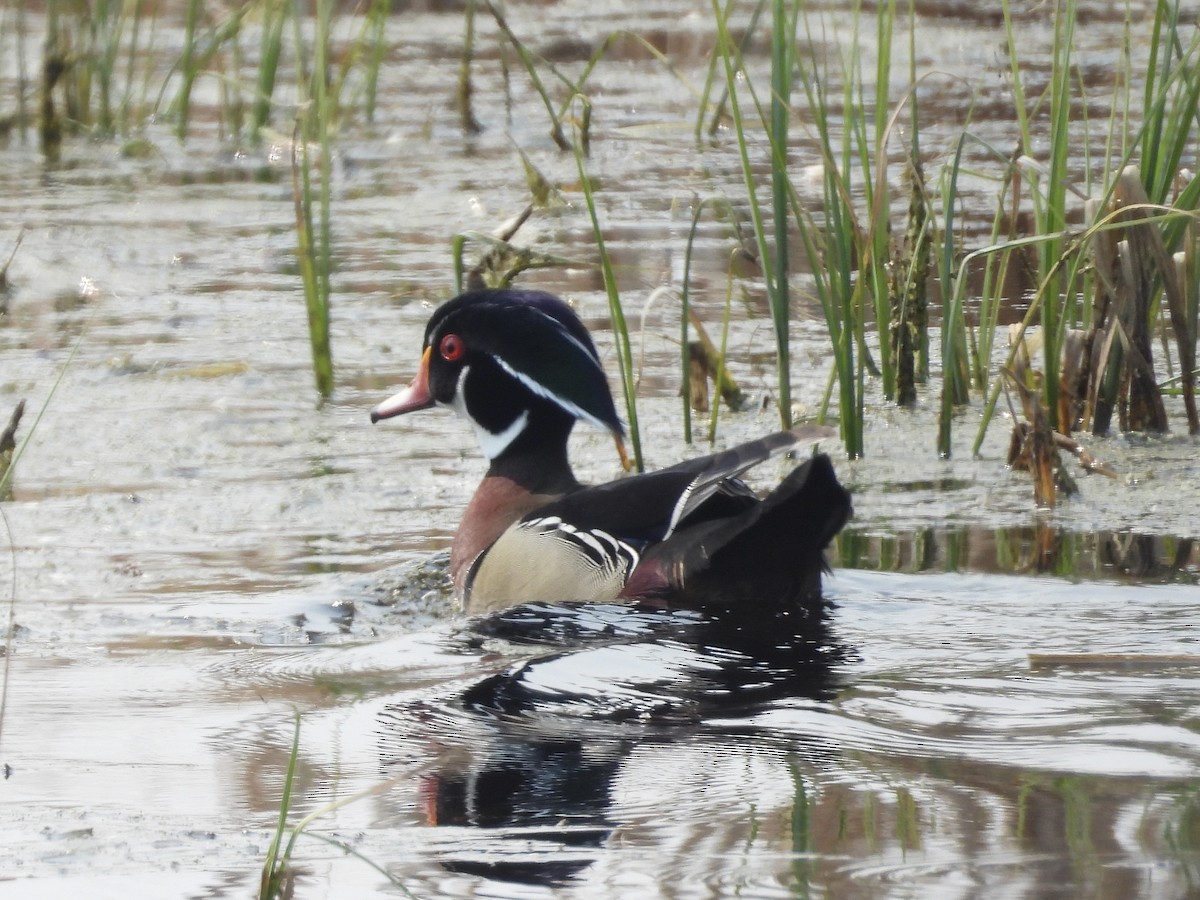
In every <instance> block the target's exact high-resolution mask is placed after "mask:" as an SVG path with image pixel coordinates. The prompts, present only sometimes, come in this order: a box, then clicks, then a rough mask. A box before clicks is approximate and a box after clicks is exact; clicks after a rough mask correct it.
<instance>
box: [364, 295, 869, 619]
mask: <svg viewBox="0 0 1200 900" xmlns="http://www.w3.org/2000/svg"><path fill="white" fill-rule="evenodd" d="M435 406H441V407H445V408H448V409H450V410H453V411H454V412H456V413H457V414H458V415H459V416H461V417H462V418H464V419H465V420H466V421H467V423H468V424H469V425H470V426H471V428H472V429H473V430H474V432H475V436H476V438H477V440H478V443H479V447H480V449H481V450H482V451H483V454H484V455H485V456H486V457H487V460H488V468H487V471H486V473H485V474H484V477H483V480H482V481H481V482H480V484H479V486H478V487H477V488H476V490H475V492H474V494H473V496H472V497H471V499H470V501H469V502H468V504H467V506H466V509H465V511H464V513H463V516H462V520H461V522H460V524H459V527H458V530H457V532H456V534H455V537H454V540H453V543H452V546H451V550H450V575H451V579H452V581H453V584H454V589H455V592H456V594H457V595H458V597H459V598H460V600H461V602H462V605H463V608H464V609H465V610H466V611H467V612H468V613H471V614H481V613H488V612H494V611H497V610H503V609H506V608H509V607H512V606H517V605H520V604H527V603H539V602H540V603H554V602H574V601H583V602H588V601H593V602H616V603H631V604H641V605H645V606H651V607H670V608H698V609H708V608H726V607H730V606H731V605H734V604H744V603H752V604H755V605H759V606H761V605H764V604H769V605H772V606H774V607H775V608H780V607H783V606H794V607H797V608H810V609H815V608H818V607H819V606H820V604H821V575H822V573H823V572H824V571H826V570H827V567H826V563H825V558H824V550H825V548H826V547H827V545H828V544H829V543H830V541H831V540H832V539H833V537H834V536H835V535H836V534H837V533H838V532H839V531H840V530H841V529H842V527H843V525H844V524H845V523H846V521H847V519H848V517H849V515H850V512H851V503H850V495H849V493H848V492H847V491H846V489H845V488H844V487H843V486H842V485H841V484H840V483H839V482H838V479H837V476H836V474H835V472H834V469H833V465H832V463H831V461H830V458H829V456H828V455H826V454H824V453H818V454H814V455H810V456H809V457H808V458H807V459H805V460H804V461H803V462H800V463H799V464H798V465H797V466H796V467H795V468H794V469H792V470H791V471H790V472H789V474H788V475H787V476H786V477H784V478H783V479H782V481H781V482H780V483H779V484H778V485H777V486H776V487H775V488H773V489H772V490H770V491H769V492H768V493H766V495H765V496H763V497H761V498H760V497H759V496H758V495H756V494H755V493H754V492H753V491H752V490H751V489H750V488H749V487H748V486H747V485H746V484H745V482H744V481H743V480H742V478H741V476H742V475H744V474H745V473H746V472H747V471H748V470H749V469H751V468H752V467H754V466H756V465H759V464H760V463H763V462H765V461H766V460H768V459H771V458H773V457H777V456H780V455H782V454H785V453H793V454H795V453H796V452H797V451H799V450H800V449H801V448H802V447H803V446H804V445H805V444H806V443H811V442H812V437H813V431H812V430H811V429H809V430H806V429H804V428H799V429H793V430H786V431H778V432H775V433H773V434H768V435H766V436H764V437H761V438H758V439H755V440H751V441H748V442H746V443H742V444H739V445H737V446H734V447H731V448H729V449H727V450H722V451H719V452H716V453H713V454H710V455H707V456H700V457H696V458H692V459H687V460H684V461H682V462H679V463H677V464H675V465H672V466H669V467H667V468H663V469H659V470H657V471H652V472H647V473H643V474H635V475H628V476H625V477H621V478H618V479H616V480H614V481H610V482H607V483H604V484H596V485H583V484H581V483H580V482H579V481H578V480H577V479H576V477H575V474H574V472H573V470H572V468H571V464H570V460H569V454H568V438H569V437H570V435H571V431H572V429H573V428H574V426H575V424H576V423H577V422H584V423H586V424H588V425H591V426H594V427H596V428H598V429H600V430H602V431H607V432H608V433H609V434H611V435H612V437H613V440H614V442H615V443H616V446H617V449H618V453H619V455H620V457H621V460H622V462H623V463H626V461H627V456H626V454H625V451H624V438H625V428H624V425H623V424H622V422H621V420H620V418H619V416H618V414H617V411H616V408H615V406H614V403H613V396H612V392H611V390H610V389H609V385H608V379H607V376H606V375H605V372H604V368H603V365H602V363H601V360H600V355H599V353H598V352H597V350H596V346H595V344H594V343H593V341H592V338H591V335H590V334H589V333H588V330H587V328H586V326H585V325H584V324H583V322H582V321H581V320H580V318H579V317H578V316H577V315H576V313H575V311H574V310H573V309H572V308H571V307H570V306H569V305H568V304H567V303H566V302H565V301H563V300H562V299H560V298H559V297H557V296H555V295H553V294H550V293H548V292H543V291H537V290H521V289H515V288H487V289H478V290H470V291H468V292H466V293H463V294H460V295H458V296H456V297H454V298H453V299H451V300H449V301H447V302H446V303H444V304H442V305H441V306H440V307H438V308H437V309H436V310H435V311H434V312H433V314H432V316H431V317H430V319H429V321H428V324H427V325H426V327H425V336H424V341H423V343H422V347H421V357H420V362H419V363H418V365H417V371H416V375H415V376H414V377H413V378H412V380H411V382H410V383H409V384H408V385H407V386H406V387H404V388H402V389H401V390H400V391H398V392H397V393H395V394H394V395H393V396H391V397H389V398H388V399H386V400H384V401H383V402H382V403H380V404H379V405H378V406H376V407H375V408H374V409H373V410H372V411H371V414H370V417H371V421H372V423H377V422H380V421H383V420H385V419H391V418H393V417H396V416H400V415H406V414H410V413H414V412H417V411H420V410H425V409H429V408H432V407H435Z"/></svg>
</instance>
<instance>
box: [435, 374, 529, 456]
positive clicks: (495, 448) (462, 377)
mask: <svg viewBox="0 0 1200 900" xmlns="http://www.w3.org/2000/svg"><path fill="white" fill-rule="evenodd" d="M470 371H471V367H470V366H463V368H462V371H461V372H459V373H458V384H456V385H455V386H454V397H453V399H451V401H450V403H449V404H447V405H448V406H449V407H450V408H451V409H452V410H454V411H455V412H456V413H458V414H459V415H460V416H462V417H463V418H464V419H466V420H467V421H468V422H470V423H471V427H472V428H474V429H475V438H476V439H477V440H478V441H479V447H480V449H482V450H483V455H484V456H486V457H487V458H488V459H495V458H496V457H497V456H499V455H500V454H501V453H503V452H504V451H505V450H507V449H508V445H509V444H511V443H512V442H513V441H515V440H516V439H517V436H518V435H519V434H520V433H521V432H522V431H524V430H525V426H526V425H528V424H529V410H524V411H522V413H521V414H520V415H519V416H517V417H516V418H515V419H514V420H513V421H512V423H511V424H510V425H509V426H508V427H507V428H505V429H504V430H503V431H500V432H494V431H489V430H488V429H486V428H484V427H483V426H482V425H480V424H479V423H478V422H476V421H475V419H473V418H472V417H471V414H470V413H468V412H467V403H466V401H465V400H464V399H463V382H464V381H466V378H467V373H468V372H470Z"/></svg>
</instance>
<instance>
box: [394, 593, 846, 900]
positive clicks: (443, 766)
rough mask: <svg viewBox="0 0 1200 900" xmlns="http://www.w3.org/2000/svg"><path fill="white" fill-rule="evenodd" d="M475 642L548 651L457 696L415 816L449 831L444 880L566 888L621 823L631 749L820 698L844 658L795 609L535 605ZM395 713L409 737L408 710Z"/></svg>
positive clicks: (821, 624)
mask: <svg viewBox="0 0 1200 900" xmlns="http://www.w3.org/2000/svg"><path fill="white" fill-rule="evenodd" d="M471 633H472V634H473V635H475V636H476V637H477V638H485V639H487V640H498V639H502V640H504V641H507V642H510V643H512V644H538V645H545V646H546V648H547V651H548V652H547V653H546V654H545V655H542V656H538V657H536V658H534V659H530V660H527V661H525V662H522V663H519V664H516V665H513V666H512V667H510V668H508V669H506V670H504V671H502V672H499V673H497V674H495V675H493V676H490V677H488V678H486V679H484V680H482V681H479V682H478V683H475V684H473V685H471V686H470V687H468V688H467V689H466V690H464V691H463V692H462V693H461V694H460V695H459V697H458V698H457V701H456V703H455V704H454V706H455V707H456V708H457V713H455V716H454V717H455V719H456V721H455V723H454V725H453V726H450V727H447V726H449V725H450V723H447V722H444V721H443V722H440V723H438V725H437V727H436V728H435V729H434V730H436V731H437V734H436V736H432V735H431V736H430V740H431V741H435V742H436V744H437V746H438V747H439V748H440V752H439V753H438V754H437V755H438V760H439V764H438V765H437V766H435V767H434V768H433V769H432V770H427V771H426V774H425V775H424V776H423V777H422V780H421V790H420V803H421V806H422V813H423V815H424V818H425V820H426V822H427V823H428V824H429V825H433V826H437V827H438V828H449V829H456V831H455V833H454V835H453V841H450V842H447V849H446V852H445V853H442V854H440V855H439V861H440V863H441V865H442V866H443V867H444V868H445V869H447V870H449V871H451V872H458V873H464V874H473V875H481V876H484V877H486V878H489V879H495V880H499V881H506V882H516V883H521V884H527V885H549V886H553V885H559V884H563V883H565V882H568V881H569V880H570V879H572V878H573V877H574V876H576V875H578V874H579V873H580V872H582V871H583V870H585V869H587V868H588V867H589V866H591V865H593V863H594V862H595V861H596V860H597V859H598V858H599V856H600V851H601V848H602V847H603V846H605V844H606V842H607V841H608V840H609V838H610V837H611V835H612V833H613V831H614V829H615V828H616V827H617V823H616V821H615V820H614V818H613V817H612V816H611V810H612V807H613V796H612V795H613V785H614V782H615V781H616V779H617V778H618V776H619V775H620V774H621V772H622V771H623V768H624V767H625V765H626V763H627V760H628V759H629V757H630V755H631V753H633V752H634V750H635V749H636V748H639V747H644V746H646V745H653V746H656V747H662V746H663V745H664V744H669V743H672V742H675V741H681V740H685V739H687V738H688V737H689V736H690V735H692V734H693V733H694V730H695V728H696V727H698V726H699V725H700V723H701V722H702V721H703V720H705V719H708V718H711V717H713V716H737V715H739V714H745V713H747V712H750V711H752V710H755V709H760V708H762V706H763V704H765V703H768V702H770V701H772V700H774V699H777V698H782V697H797V698H809V699H811V700H816V701H821V700H825V699H828V698H830V697H831V696H832V695H833V690H834V674H833V671H834V666H835V664H836V663H837V662H838V661H839V660H841V659H842V658H844V656H845V653H846V651H845V649H844V648H842V647H840V646H839V645H837V643H836V642H835V641H834V640H833V639H832V637H831V635H830V634H829V630H828V627H827V623H826V620H825V616H824V614H811V613H810V614H809V615H806V616H798V615H796V614H795V613H793V612H776V613H773V614H764V615H762V616H760V617H757V618H755V619H753V620H752V621H751V620H748V617H746V616H737V615H733V614H730V613H724V614H719V613H718V614H701V613H697V612H693V611H664V610H652V609H637V608H630V607H627V606H617V605H612V606H608V605H597V604H583V605H573V606H571V605H550V604H538V605H527V606H521V607H516V608H513V609H510V610H506V611H504V612H502V613H498V614H496V615H494V616H491V617H488V618H485V619H482V620H479V621H477V622H475V623H473V624H472V626H471ZM392 712H393V713H395V714H396V716H397V718H396V722H397V727H402V728H405V729H409V738H410V739H411V737H412V734H411V721H412V720H411V711H409V713H410V715H404V714H403V713H402V712H401V711H399V710H392ZM405 720H407V721H405ZM401 722H404V724H403V725H401V724H400V723H401ZM451 732H453V733H451ZM462 829H476V830H477V831H476V832H471V831H463V830H462Z"/></svg>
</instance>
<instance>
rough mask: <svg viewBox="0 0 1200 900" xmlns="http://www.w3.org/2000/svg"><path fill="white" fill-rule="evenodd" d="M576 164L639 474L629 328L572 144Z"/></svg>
mask: <svg viewBox="0 0 1200 900" xmlns="http://www.w3.org/2000/svg"><path fill="white" fill-rule="evenodd" d="M579 101H580V103H582V104H584V105H585V106H586V105H587V98H586V97H580V98H579ZM575 165H576V166H577V168H578V169H579V183H580V185H581V186H582V188H583V197H584V201H585V203H586V204H587V211H588V217H589V218H590V219H591V221H592V235H593V236H594V237H595V239H596V252H597V254H598V255H599V257H600V270H601V272H602V273H603V275H604V289H605V291H606V292H607V294H608V311H609V315H610V317H611V318H612V325H613V337H614V339H615V340H616V344H617V359H618V362H619V366H620V371H621V393H622V395H623V396H624V398H625V415H626V417H627V418H628V420H629V441H630V444H631V445H632V447H633V465H634V467H635V468H636V469H637V471H638V472H642V471H644V470H645V463H644V462H643V460H642V435H641V429H640V428H639V426H638V412H637V384H636V382H635V380H634V371H633V345H632V344H631V343H630V340H629V328H628V326H627V325H626V323H625V310H624V308H623V307H622V306H621V295H620V291H619V289H618V287H617V277H616V273H615V272H614V271H613V267H612V259H611V258H610V257H609V255H608V250H607V248H606V247H605V243H604V231H603V229H602V228H601V227H600V217H599V215H598V214H597V212H596V197H595V194H594V193H593V191H592V180H591V178H590V177H589V176H588V173H587V166H586V164H585V162H584V157H583V148H582V145H581V144H580V142H578V141H577V142H576V144H575Z"/></svg>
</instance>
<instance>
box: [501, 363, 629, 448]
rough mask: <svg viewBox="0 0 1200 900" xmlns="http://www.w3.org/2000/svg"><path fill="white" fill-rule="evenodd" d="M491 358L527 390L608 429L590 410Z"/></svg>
mask: <svg viewBox="0 0 1200 900" xmlns="http://www.w3.org/2000/svg"><path fill="white" fill-rule="evenodd" d="M492 359H494V360H495V361H496V364H497V365H499V366H500V368H502V369H503V370H504V371H505V372H507V373H508V374H509V375H511V376H512V377H513V378H515V379H517V381H519V382H521V384H523V385H525V387H527V388H529V390H531V391H533V392H534V393H535V394H537V395H538V396H539V397H544V398H546V399H547V400H549V401H550V402H551V403H556V404H558V405H559V406H561V407H562V408H563V409H564V410H566V411H567V412H569V413H570V414H571V415H573V416H574V417H575V418H577V419H583V420H584V421H585V422H591V423H592V424H593V425H595V426H596V427H597V428H600V429H602V430H604V431H608V430H609V425H608V424H607V423H606V422H604V421H602V420H600V419H597V418H596V417H595V416H593V415H592V414H591V413H590V412H588V411H587V410H585V409H583V408H582V407H580V406H577V405H576V404H574V403H572V402H571V401H570V400H567V399H566V398H565V397H560V396H559V395H558V394H556V393H554V392H553V391H551V390H549V389H548V388H547V387H546V386H545V385H542V384H539V383H538V382H536V381H534V380H533V379H532V378H530V377H529V376H528V375H526V374H524V373H523V372H518V371H517V370H516V369H514V368H513V367H512V366H510V365H509V364H508V363H506V362H505V361H504V360H502V359H501V358H500V357H498V356H493V357H492Z"/></svg>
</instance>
